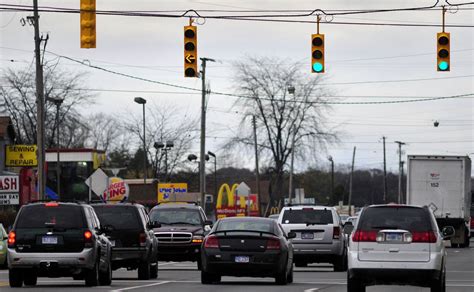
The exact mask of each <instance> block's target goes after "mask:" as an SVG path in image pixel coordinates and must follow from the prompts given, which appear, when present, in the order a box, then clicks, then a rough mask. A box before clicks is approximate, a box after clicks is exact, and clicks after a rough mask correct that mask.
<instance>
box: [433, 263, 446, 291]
mask: <svg viewBox="0 0 474 292" xmlns="http://www.w3.org/2000/svg"><path fill="white" fill-rule="evenodd" d="M431 292H446V269H445V268H443V272H442V273H441V277H440V278H439V279H437V280H435V281H432V282H431Z"/></svg>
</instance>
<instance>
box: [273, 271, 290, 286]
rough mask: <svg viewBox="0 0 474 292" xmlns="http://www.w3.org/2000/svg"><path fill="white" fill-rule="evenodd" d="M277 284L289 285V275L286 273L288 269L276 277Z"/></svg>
mask: <svg viewBox="0 0 474 292" xmlns="http://www.w3.org/2000/svg"><path fill="white" fill-rule="evenodd" d="M275 283H277V285H286V284H288V274H287V273H286V269H285V270H283V271H282V272H280V273H278V274H277V275H276V276H275Z"/></svg>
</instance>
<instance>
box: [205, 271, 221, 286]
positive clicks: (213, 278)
mask: <svg viewBox="0 0 474 292" xmlns="http://www.w3.org/2000/svg"><path fill="white" fill-rule="evenodd" d="M220 281H221V276H219V275H213V274H211V273H208V272H205V271H202V270H201V283H202V284H213V283H219V282H220Z"/></svg>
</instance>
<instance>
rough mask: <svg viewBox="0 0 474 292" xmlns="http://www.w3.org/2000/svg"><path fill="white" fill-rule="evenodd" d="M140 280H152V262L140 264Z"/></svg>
mask: <svg viewBox="0 0 474 292" xmlns="http://www.w3.org/2000/svg"><path fill="white" fill-rule="evenodd" d="M138 280H150V262H149V261H148V260H146V261H141V262H140V263H139V264H138Z"/></svg>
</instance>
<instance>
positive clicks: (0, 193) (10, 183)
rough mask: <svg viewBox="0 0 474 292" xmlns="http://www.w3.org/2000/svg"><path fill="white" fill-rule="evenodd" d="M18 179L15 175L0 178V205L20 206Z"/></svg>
mask: <svg viewBox="0 0 474 292" xmlns="http://www.w3.org/2000/svg"><path fill="white" fill-rule="evenodd" d="M19 190H20V179H19V176H17V175H2V176H0V205H19V204H20V196H19Z"/></svg>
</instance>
